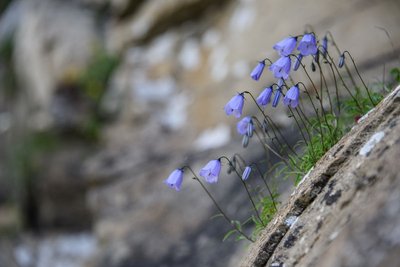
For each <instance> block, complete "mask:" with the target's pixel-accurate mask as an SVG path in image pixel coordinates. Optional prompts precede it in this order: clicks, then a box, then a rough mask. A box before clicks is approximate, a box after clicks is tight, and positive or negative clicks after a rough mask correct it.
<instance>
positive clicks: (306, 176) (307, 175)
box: [297, 167, 314, 187]
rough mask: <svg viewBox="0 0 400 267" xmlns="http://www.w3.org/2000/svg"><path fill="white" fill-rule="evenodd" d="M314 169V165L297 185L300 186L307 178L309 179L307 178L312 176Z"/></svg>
mask: <svg viewBox="0 0 400 267" xmlns="http://www.w3.org/2000/svg"><path fill="white" fill-rule="evenodd" d="M312 170H314V167H312V168H311V169H310V170H309V171H308V172H307V174H306V175H304V177H303V179H301V181H300V183H299V184H298V185H297V187H299V186H300V185H301V184H302V183H303V182H304V181H305V180H307V178H308V177H309V176H310V173H311V171H312Z"/></svg>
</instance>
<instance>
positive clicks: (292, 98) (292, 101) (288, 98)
mask: <svg viewBox="0 0 400 267" xmlns="http://www.w3.org/2000/svg"><path fill="white" fill-rule="evenodd" d="M299 96H300V91H299V87H297V85H294V86H292V87H290V89H289V90H288V91H287V93H286V95H285V98H284V99H283V104H284V105H285V106H288V105H290V106H291V107H292V108H295V107H297V106H298V105H299Z"/></svg>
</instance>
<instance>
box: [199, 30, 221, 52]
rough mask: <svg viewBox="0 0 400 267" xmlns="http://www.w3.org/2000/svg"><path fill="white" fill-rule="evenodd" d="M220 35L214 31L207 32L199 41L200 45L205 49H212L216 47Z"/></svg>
mask: <svg viewBox="0 0 400 267" xmlns="http://www.w3.org/2000/svg"><path fill="white" fill-rule="evenodd" d="M220 39H221V35H220V33H219V32H217V31H216V30H208V31H206V33H205V34H204V35H203V38H202V39H201V42H202V44H203V45H204V46H205V47H207V48H213V47H215V46H216V45H218V43H219V41H220Z"/></svg>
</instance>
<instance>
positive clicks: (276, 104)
mask: <svg viewBox="0 0 400 267" xmlns="http://www.w3.org/2000/svg"><path fill="white" fill-rule="evenodd" d="M280 98H281V89H280V88H279V89H277V90H276V91H275V96H274V101H272V107H273V108H276V107H277V106H278V103H279V99H280Z"/></svg>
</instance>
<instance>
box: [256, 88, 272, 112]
mask: <svg viewBox="0 0 400 267" xmlns="http://www.w3.org/2000/svg"><path fill="white" fill-rule="evenodd" d="M271 96H272V88H271V87H267V88H265V89H264V91H262V92H261V94H260V95H259V96H258V97H257V104H258V105H260V106H262V107H265V106H266V105H268V103H269V102H270V101H271Z"/></svg>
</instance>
